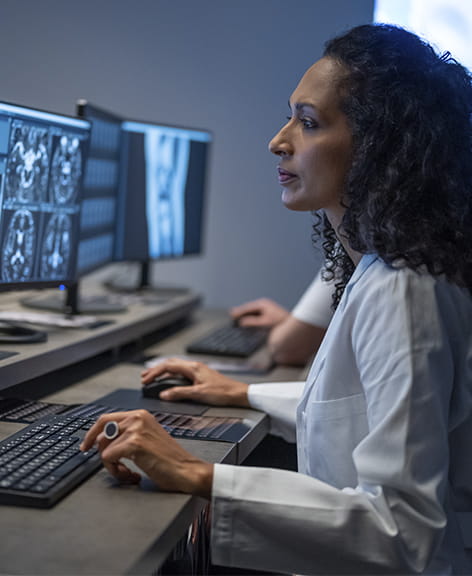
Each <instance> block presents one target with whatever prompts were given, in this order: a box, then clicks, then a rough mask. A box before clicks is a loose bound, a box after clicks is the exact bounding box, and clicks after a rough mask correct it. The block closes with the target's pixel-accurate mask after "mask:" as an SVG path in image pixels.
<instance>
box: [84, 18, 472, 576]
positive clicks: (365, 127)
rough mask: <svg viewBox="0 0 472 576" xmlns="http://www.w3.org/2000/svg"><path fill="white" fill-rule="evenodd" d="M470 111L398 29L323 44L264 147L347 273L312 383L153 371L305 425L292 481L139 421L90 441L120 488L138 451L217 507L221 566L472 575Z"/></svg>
mask: <svg viewBox="0 0 472 576" xmlns="http://www.w3.org/2000/svg"><path fill="white" fill-rule="evenodd" d="M471 111H472V88H471V79H470V76H469V75H468V74H467V72H466V71H465V69H464V68H463V67H461V66H460V65H459V64H457V63H456V62H454V61H453V60H451V59H450V58H449V57H447V56H443V57H439V56H437V55H436V54H435V53H434V51H433V50H432V49H431V48H430V47H429V46H427V45H425V44H424V43H423V42H421V41H420V40H419V39H418V38H417V37H416V36H414V35H412V34H410V33H408V32H406V31H404V30H402V29H398V28H395V27H391V26H380V25H377V26H375V25H366V26H360V27H357V28H354V29H353V30H351V31H350V32H348V33H346V34H345V35H342V36H340V37H338V38H335V39H334V40H332V41H330V42H329V43H328V44H327V47H326V50H325V53H324V55H323V57H322V58H321V60H319V61H318V62H316V63H315V64H314V65H313V66H312V67H311V68H309V69H308V71H307V72H306V73H305V75H304V76H303V78H302V79H301V81H300V83H299V85H298V86H297V88H296V90H295V92H294V93H293V94H292V96H291V98H290V117H289V118H288V122H287V123H286V124H285V126H284V127H283V128H282V129H281V130H280V132H279V133H278V134H277V135H276V136H275V138H274V139H273V140H272V141H271V143H270V150H271V151H272V152H273V153H274V154H276V155H277V157H278V159H279V165H278V174H279V182H280V184H281V186H282V189H283V192H282V200H283V202H284V204H285V205H286V206H287V207H288V208H290V209H293V210H310V211H322V212H320V213H321V214H322V216H319V220H318V221H317V224H316V226H315V229H316V230H317V231H319V230H320V229H321V227H323V228H324V230H323V231H324V238H325V240H324V247H325V250H326V257H327V262H328V266H327V269H328V275H329V273H331V274H332V276H333V277H334V275H336V276H335V279H336V285H337V290H336V294H335V298H334V305H335V306H336V307H337V309H336V312H335V314H334V316H333V319H332V320H331V323H330V325H329V328H328V330H327V333H326V336H325V338H324V340H323V343H322V345H321V347H320V349H319V351H318V353H317V355H316V357H315V360H314V362H313V365H312V368H311V371H310V374H309V376H308V378H307V382H306V384H305V386H304V387H299V386H295V385H294V386H286V385H285V384H267V385H252V386H249V387H248V386H247V385H246V384H243V383H240V382H236V381H234V380H231V379H229V378H226V377H224V376H222V375H220V374H218V373H217V372H213V371H211V370H209V369H208V368H207V367H206V366H204V365H203V364H199V363H194V362H184V361H180V360H171V361H168V362H166V363H164V364H161V365H159V366H157V367H155V368H153V369H151V370H149V371H147V372H145V373H144V374H143V382H144V383H145V384H146V383H148V382H150V381H151V380H152V379H153V378H155V377H156V376H158V375H160V374H162V373H163V372H178V373H182V374H184V375H185V376H187V377H190V378H192V380H193V382H194V384H193V386H189V387H186V388H178V389H177V388H176V389H171V390H168V391H166V392H164V393H163V394H162V397H164V396H165V398H166V399H167V400H178V399H183V398H191V399H194V400H200V401H202V402H207V403H214V404H233V405H246V406H247V405H250V406H253V407H255V408H259V409H262V410H265V411H266V412H267V413H268V414H269V415H270V416H271V417H272V418H271V421H272V425H273V427H274V429H276V430H277V431H278V432H279V433H282V434H284V435H285V437H286V438H292V439H293V438H295V422H296V438H297V445H298V459H299V469H300V472H299V473H295V472H289V471H284V470H270V469H260V468H244V467H235V466H229V465H211V464H208V463H206V462H203V461H201V460H198V459H196V458H194V457H193V456H191V455H190V454H188V453H187V452H185V451H184V450H183V449H182V448H181V447H180V446H179V445H178V444H177V443H176V442H174V440H173V439H171V438H169V437H168V436H167V435H166V433H165V432H164V431H163V430H162V429H161V428H160V427H159V426H158V425H157V424H156V423H155V422H154V419H153V418H152V417H151V416H150V415H149V414H147V413H145V412H132V413H118V414H113V415H107V416H104V417H102V418H100V420H99V421H98V422H97V423H96V424H95V426H94V427H93V428H92V429H91V431H90V432H89V434H88V436H87V437H86V439H85V441H84V448H88V447H89V446H91V445H92V444H93V443H94V442H95V441H97V442H98V445H99V449H100V450H101V453H102V457H103V460H104V463H105V465H106V466H107V467H108V469H109V470H110V471H111V473H113V474H115V475H116V476H118V477H119V478H123V479H129V478H130V477H131V473H130V472H129V471H128V470H127V469H126V468H125V467H124V466H123V465H122V464H120V463H119V459H120V458H121V457H133V458H134V460H135V462H136V463H137V464H138V465H139V466H140V467H141V468H142V469H143V470H144V471H145V472H146V473H147V474H148V475H149V476H151V478H153V479H154V480H155V481H156V482H157V483H158V484H159V486H160V487H161V488H162V489H164V490H180V491H184V492H189V493H194V494H199V495H202V496H205V497H207V498H209V499H211V501H212V511H213V513H212V555H213V560H214V562H215V563H216V564H230V565H236V566H240V567H252V568H257V569H263V570H276V571H279V572H280V571H282V572H290V573H293V572H296V573H302V574H315V573H322V574H323V573H336V574H340V573H348V574H354V573H356V574H359V573H360V574H367V573H374V574H379V573H390V574H392V573H393V574H406V573H428V574H450V573H462V574H471V573H472V555H471V550H468V547H470V546H471V545H472V535H471V534H470V533H468V532H467V529H466V524H467V522H470V520H471V517H472V458H471V456H470V454H471V451H470V438H472V335H471V332H472V331H471V326H472V298H471V291H472V241H471V235H472V162H471V150H472V145H471V144H472V139H471V121H470V117H471V116H470V115H471ZM339 243H340V245H339ZM281 398H282V399H285V402H281ZM295 407H296V408H295ZM295 411H296V415H295ZM110 420H116V421H117V422H119V426H120V432H121V433H120V435H119V436H118V438H116V439H114V440H112V441H109V440H107V439H106V438H105V437H104V434H103V432H102V430H103V427H104V424H105V423H106V422H108V421H110ZM470 525H472V524H469V526H470Z"/></svg>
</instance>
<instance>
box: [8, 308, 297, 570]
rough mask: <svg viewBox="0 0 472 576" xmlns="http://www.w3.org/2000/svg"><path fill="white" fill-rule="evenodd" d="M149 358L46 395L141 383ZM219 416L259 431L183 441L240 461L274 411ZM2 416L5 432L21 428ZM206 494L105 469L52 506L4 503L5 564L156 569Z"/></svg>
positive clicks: (210, 315)
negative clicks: (122, 481) (125, 480)
mask: <svg viewBox="0 0 472 576" xmlns="http://www.w3.org/2000/svg"><path fill="white" fill-rule="evenodd" d="M224 318H225V315H224V313H222V312H218V311H214V312H210V311H197V312H196V313H195V321H194V322H193V323H192V324H191V325H189V326H188V327H187V328H184V329H183V330H181V331H180V332H178V333H177V334H175V335H173V336H171V337H169V338H166V339H164V340H162V341H161V342H159V343H158V344H155V345H153V346H151V347H149V348H147V349H146V350H145V353H146V355H155V354H160V355H172V354H181V353H182V351H183V350H184V348H185V344H186V343H187V342H188V341H190V340H193V338H194V337H195V336H197V335H199V334H201V333H203V332H204V331H208V330H209V329H210V328H212V327H213V326H215V325H216V324H218V323H221V322H222V321H223V319H224ZM141 370H142V365H139V364H137V363H131V362H122V363H117V364H116V365H114V366H112V367H109V368H106V369H104V370H102V371H100V372H98V373H96V374H93V375H92V376H89V377H86V378H84V379H82V380H80V381H78V382H75V383H73V384H71V385H69V386H67V382H65V385H66V387H64V389H62V390H59V391H56V392H54V393H53V394H51V395H49V396H47V397H45V398H43V399H44V400H47V401H51V402H64V403H70V404H73V403H76V402H89V401H93V400H95V399H96V398H97V397H100V396H102V395H105V394H108V393H109V392H112V391H113V390H115V389H116V388H121V387H123V388H136V389H139V387H140V380H139V374H140V372H141ZM299 373H300V372H299V370H297V369H289V368H277V369H275V370H274V371H273V372H272V373H271V374H270V375H269V376H266V377H265V378H263V377H261V376H258V377H255V378H254V377H251V376H250V375H247V376H245V377H244V378H243V377H241V378H240V379H242V380H243V379H245V380H247V381H249V380H250V381H257V380H259V381H260V380H267V379H268V378H270V380H272V381H274V380H284V379H289V380H294V379H297V377H298V376H299ZM211 410H212V412H213V411H214V412H213V413H214V415H219V414H230V415H234V416H242V417H244V418H248V419H250V420H251V421H252V422H253V423H254V425H255V430H257V431H258V432H257V433H255V434H253V435H252V436H251V438H248V439H247V441H246V444H245V445H242V446H236V445H233V444H229V443H222V442H210V441H201V440H198V441H197V440H181V442H182V444H183V445H184V446H185V447H186V448H187V449H188V450H189V451H191V452H192V453H193V454H195V455H197V456H199V457H201V458H204V459H206V460H208V461H211V462H227V463H239V462H241V461H242V460H243V459H244V457H245V456H246V454H247V453H249V452H250V451H251V449H252V448H253V447H254V446H255V445H256V444H257V442H259V441H260V439H261V438H262V437H263V435H264V434H265V433H266V432H267V418H266V417H265V416H264V415H263V414H262V413H260V412H256V411H253V410H245V409H236V408H231V409H225V408H212V409H211ZM19 428H20V426H19V425H18V424H11V423H0V436H1V437H5V436H7V435H9V434H12V433H13V432H14V431H16V430H17V429H19ZM205 504H206V502H205V501H204V500H201V499H199V498H196V497H191V496H187V495H184V494H174V493H161V492H159V491H157V489H156V488H154V487H153V486H152V485H151V484H150V483H146V482H142V483H141V485H140V486H120V485H118V484H117V483H116V482H115V481H114V480H113V479H112V478H111V477H110V475H109V474H108V473H107V472H106V470H104V469H101V470H100V471H99V472H98V473H96V474H95V475H94V476H92V477H91V478H90V479H89V480H87V481H86V482H85V483H84V484H82V485H81V486H80V487H79V488H77V489H76V490H74V491H73V492H72V493H71V494H69V495H68V496H66V498H64V499H63V500H62V501H61V502H59V503H58V504H57V505H56V506H55V507H54V508H52V509H50V510H37V509H28V508H19V507H9V506H2V507H1V518H0V533H1V534H2V542H1V544H0V567H1V568H0V570H1V572H2V573H8V574H37V575H39V574H48V575H55V574H58V575H59V574H60V575H68V574H70V575H72V574H74V575H79V574H90V575H91V574H94V575H99V574H110V575H111V574H113V575H117V574H126V573H135V574H142V573H151V572H152V571H153V570H155V569H156V568H157V567H158V566H160V565H161V564H162V562H163V561H164V560H165V558H166V557H167V556H168V554H169V553H170V552H171V550H172V549H173V547H174V546H175V544H176V543H177V542H178V540H179V539H180V537H181V536H182V535H183V534H185V531H186V529H187V528H188V526H189V525H190V524H191V522H192V520H193V518H194V517H195V515H196V514H198V512H199V511H200V510H201V509H202V508H203V506H204V505H205Z"/></svg>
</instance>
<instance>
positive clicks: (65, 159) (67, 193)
mask: <svg viewBox="0 0 472 576" xmlns="http://www.w3.org/2000/svg"><path fill="white" fill-rule="evenodd" d="M81 166H82V152H81V150H80V142H79V139H78V138H76V137H70V136H65V135H64V136H61V138H60V139H59V142H58V145H57V146H56V149H55V151H54V154H53V159H52V166H51V179H52V195H53V198H51V200H52V201H53V202H56V203H58V204H70V203H71V202H74V200H75V198H76V196H77V192H78V187H79V182H80V176H81V174H82V169H81Z"/></svg>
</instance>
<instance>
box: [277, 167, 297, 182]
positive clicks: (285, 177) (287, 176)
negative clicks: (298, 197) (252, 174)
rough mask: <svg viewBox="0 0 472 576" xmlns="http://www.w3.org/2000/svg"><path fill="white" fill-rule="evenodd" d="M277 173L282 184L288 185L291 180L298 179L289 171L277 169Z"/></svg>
mask: <svg viewBox="0 0 472 576" xmlns="http://www.w3.org/2000/svg"><path fill="white" fill-rule="evenodd" d="M277 172H278V178H279V183H280V184H286V183H287V182H289V181H290V180H293V178H296V176H295V174H292V172H288V171H287V170H283V169H282V168H277Z"/></svg>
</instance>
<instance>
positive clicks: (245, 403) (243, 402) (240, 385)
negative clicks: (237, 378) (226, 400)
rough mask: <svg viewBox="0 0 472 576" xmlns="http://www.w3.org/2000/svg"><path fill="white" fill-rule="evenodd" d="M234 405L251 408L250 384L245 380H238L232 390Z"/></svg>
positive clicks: (232, 402)
mask: <svg viewBox="0 0 472 576" xmlns="http://www.w3.org/2000/svg"><path fill="white" fill-rule="evenodd" d="M231 404H232V405H233V406H238V407H240V408H250V407H251V405H250V403H249V384H246V383H245V382H236V383H235V386H234V387H233V390H232V401H231Z"/></svg>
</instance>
